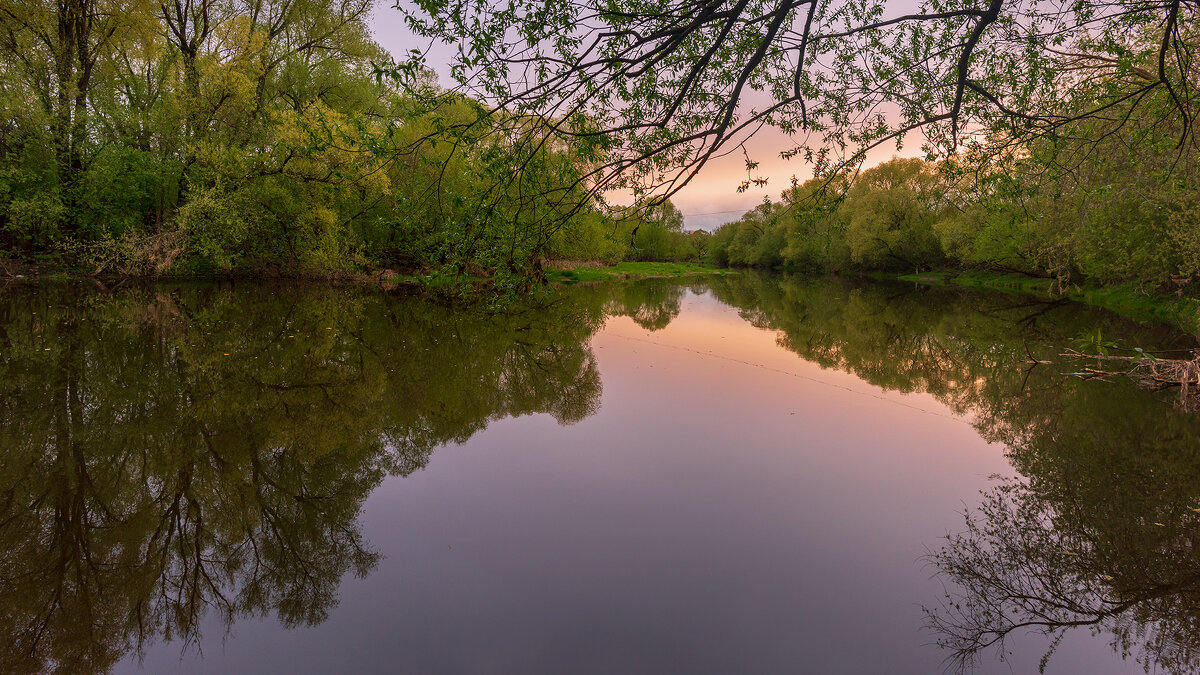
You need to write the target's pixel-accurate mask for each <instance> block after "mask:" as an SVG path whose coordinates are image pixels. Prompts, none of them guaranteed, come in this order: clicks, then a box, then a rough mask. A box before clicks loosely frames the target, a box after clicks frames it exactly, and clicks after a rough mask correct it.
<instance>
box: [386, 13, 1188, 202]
mask: <svg viewBox="0 0 1200 675" xmlns="http://www.w3.org/2000/svg"><path fill="white" fill-rule="evenodd" d="M397 6H398V7H399V8H401V9H402V10H404V11H405V13H406V17H407V20H408V23H409V26H410V27H411V28H412V30H413V31H414V32H415V33H417V34H418V35H420V36H423V37H425V38H428V39H431V40H434V41H444V42H448V43H453V44H460V48H459V51H458V53H457V55H456V57H455V58H454V61H453V63H452V65H451V72H452V74H453V77H454V78H455V80H456V81H457V83H458V85H459V86H460V87H461V88H462V89H463V90H464V91H468V92H470V93H471V94H472V95H473V96H475V97H477V98H479V99H480V100H481V101H485V102H486V103H487V104H489V105H493V106H495V108H496V109H498V110H505V111H509V112H512V113H514V114H516V115H518V116H531V117H537V118H543V119H544V118H551V119H552V120H553V127H554V129H555V131H556V132H557V133H559V134H562V135H563V136H565V137H568V138H573V139H587V140H590V141H593V142H600V143H601V144H602V145H603V146H604V147H605V148H606V149H608V150H609V154H608V155H607V156H606V157H605V158H604V161H602V162H600V163H598V164H597V165H596V166H594V167H592V168H591V170H590V171H589V172H587V173H586V174H585V176H584V178H585V179H586V180H588V181H591V182H590V185H589V187H591V188H592V189H593V190H595V191H603V190H606V189H610V188H617V187H623V188H634V189H635V190H643V191H649V192H652V193H653V192H655V191H658V192H661V193H666V194H670V193H672V192H674V191H676V190H678V189H679V188H681V187H682V186H683V185H684V184H686V182H687V181H688V180H690V179H691V178H692V177H693V176H695V175H696V173H697V172H698V171H700V170H701V169H702V168H703V167H704V166H705V165H706V163H708V162H709V161H710V160H711V159H712V158H714V157H716V156H720V155H723V154H728V153H733V152H738V151H739V150H741V149H744V142H745V139H746V138H747V137H748V136H749V135H751V134H753V133H755V132H756V131H758V130H760V129H762V128H763V127H764V126H767V125H771V126H775V127H778V128H779V129H781V130H782V131H784V132H785V133H787V134H789V135H790V136H792V138H793V139H794V141H795V143H794V145H793V146H792V147H790V148H785V149H784V150H783V154H784V155H785V156H797V155H802V156H803V157H804V158H805V159H806V160H808V161H809V162H811V163H812V164H813V165H814V166H815V169H816V171H817V173H818V174H820V173H836V172H838V171H841V170H843V169H845V168H846V167H853V166H856V165H858V164H859V163H860V162H861V161H862V160H863V158H864V156H865V153H866V152H868V151H869V150H871V149H872V148H875V147H878V146H880V145H883V144H886V143H889V142H895V143H901V142H903V141H904V140H905V135H906V134H907V133H908V132H910V131H914V130H920V131H921V132H923V135H924V138H925V141H926V149H927V150H929V151H930V152H931V153H941V154H948V153H953V152H955V151H958V150H961V149H964V148H966V147H970V146H979V145H982V146H985V147H987V148H989V149H991V150H993V151H997V150H1003V149H1006V148H1009V149H1011V148H1012V147H1014V145H1016V146H1019V145H1020V144H1023V143H1025V142H1028V141H1029V140H1030V139H1035V138H1047V137H1058V136H1063V135H1070V134H1071V133H1072V128H1073V125H1075V124H1076V123H1080V122H1085V121H1093V122H1096V121H1100V122H1104V123H1108V124H1111V125H1116V126H1118V127H1119V126H1121V125H1122V124H1124V122H1126V121H1127V120H1128V119H1129V118H1130V117H1131V116H1132V115H1134V114H1135V112H1138V113H1139V114H1144V115H1146V116H1151V117H1154V118H1155V119H1157V120H1158V121H1159V122H1160V123H1162V124H1166V125H1169V126H1171V127H1172V129H1173V134H1174V138H1175V142H1176V145H1177V146H1179V147H1182V145H1183V144H1184V143H1185V142H1187V141H1188V140H1189V139H1190V138H1191V137H1192V136H1193V134H1192V128H1193V119H1194V116H1195V108H1196V103H1197V98H1196V87H1197V84H1198V83H1197V65H1196V62H1195V60H1194V57H1195V54H1194V52H1195V45H1196V39H1197V24H1196V21H1195V18H1196V17H1195V15H1196V10H1197V5H1196V3H1195V2H1192V1H1190V0H1167V1H1132V2H1131V1H1127V0H1120V1H1114V0H1086V1H1080V2H1072V3H1065V2H1057V1H1054V0H987V1H983V0H926V1H924V2H921V3H920V4H919V5H918V6H917V7H915V8H913V9H911V11H910V9H909V8H908V7H905V6H903V4H901V3H894V2H893V3H880V2H875V1H872V0H836V1H830V0H679V1H677V2H671V3H665V4H664V3H659V2H651V1H647V0H626V1H624V2H613V1H610V0H604V1H601V0H552V1H549V2H547V1H545V0H508V1H506V2H495V1H494V0H464V1H462V2H456V3H449V2H447V1H446V0H415V2H414V4H413V5H412V6H408V5H406V4H405V3H400V4H398V5H397ZM423 60H424V55H423V53H422V52H421V50H417V49H414V50H413V54H412V58H411V59H410V61H409V62H408V63H407V64H406V65H405V67H404V68H405V69H407V70H408V71H409V72H412V71H413V70H414V69H417V68H419V67H420V66H421V65H422V64H423V62H424V61H423ZM402 70H403V69H402ZM1139 111H1140V112H1139ZM747 162H748V166H750V167H751V168H752V167H753V162H752V161H751V160H750V159H748V160H747Z"/></svg>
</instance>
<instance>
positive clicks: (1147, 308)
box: [895, 272, 1200, 334]
mask: <svg viewBox="0 0 1200 675" xmlns="http://www.w3.org/2000/svg"><path fill="white" fill-rule="evenodd" d="M895 278H897V279H900V280H901V281H912V282H916V283H923V284H953V285H955V286H967V287H971V288H989V289H995V290H1001V291H1011V292H1017V293H1029V294H1033V295H1041V296H1050V297H1063V295H1062V294H1060V293H1059V291H1058V289H1057V286H1056V284H1055V282H1054V280H1053V279H1040V278H1034V277H1026V276H1021V275H1019V274H994V273H989V272H960V273H954V272H928V273H925V274H906V275H903V276H900V277H895ZM1065 296H1066V297H1067V298H1070V299H1071V300H1076V301H1078V302H1082V303H1084V304H1088V305H1094V306H1096V307H1103V308H1104V309H1108V310H1111V311H1114V312H1116V313H1118V314H1121V315H1123V316H1127V317H1129V318H1131V319H1135V320H1138V321H1160V322H1163V323H1168V324H1171V325H1173V326H1176V327H1178V328H1181V329H1183V330H1185V331H1188V332H1190V333H1198V334H1200V299H1196V298H1189V297H1182V296H1176V295H1164V294H1161V293H1151V292H1147V291H1145V290H1143V289H1140V288H1139V287H1138V284H1136V283H1134V282H1126V283H1122V284H1116V285H1113V286H1099V287H1080V286H1073V287H1071V288H1070V289H1068V290H1067V293H1066V294H1065Z"/></svg>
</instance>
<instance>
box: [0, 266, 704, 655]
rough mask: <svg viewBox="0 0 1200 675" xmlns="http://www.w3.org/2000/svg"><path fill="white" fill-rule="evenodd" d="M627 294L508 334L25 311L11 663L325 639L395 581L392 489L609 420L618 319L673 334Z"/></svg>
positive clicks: (384, 299)
mask: <svg viewBox="0 0 1200 675" xmlns="http://www.w3.org/2000/svg"><path fill="white" fill-rule="evenodd" d="M622 293H623V294H625V296H627V297H623V298H620V299H617V300H615V301H613V300H610V299H609V298H607V297H606V295H605V293H604V292H601V291H599V290H594V291H591V292H580V293H576V294H574V295H572V296H571V300H570V301H569V302H556V303H549V304H542V305H539V306H530V307H517V308H512V310H511V311H507V312H504V313H502V314H485V313H481V312H475V311H471V310H464V309H462V308H449V307H444V306H441V305H438V304H435V303H430V302H423V301H419V300H415V299H409V298H404V297H388V296H385V295H383V294H380V293H378V292H373V291H361V290H353V289H350V290H347V289H323V290H322V289H316V288H310V289H303V290H295V289H288V288H281V287H249V288H238V289H236V290H235V289H232V288H218V287H212V286H201V287H194V286H193V287H187V286H179V287H157V288H153V289H141V290H133V291H126V292H121V293H115V294H107V293H95V292H85V291H82V290H80V289H77V288H68V287H58V288H52V289H45V288H42V289H34V290H29V291H26V292H10V293H8V294H7V295H6V296H4V297H3V298H0V350H2V352H0V423H2V425H0V430H2V431H0V550H3V551H4V552H5V554H4V556H3V558H0V641H2V643H3V644H2V645H0V650H2V651H0V655H2V658H0V662H3V663H4V664H5V669H6V670H8V671H11V672H33V671H43V670H48V671H59V672H71V673H86V672H103V671H107V670H109V669H110V668H111V667H113V665H114V664H116V663H117V662H118V661H119V660H120V659H122V658H123V657H124V656H125V655H126V654H128V653H129V652H131V651H135V652H140V650H141V649H142V648H143V647H144V646H146V645H148V644H149V643H150V642H153V641H155V640H157V639H160V638H161V639H168V640H178V641H181V642H182V643H183V644H184V645H185V647H186V646H187V645H193V646H195V645H198V643H199V640H200V637H201V636H200V625H201V624H200V620H201V618H202V617H203V616H205V614H206V613H215V614H217V615H219V616H220V617H221V618H222V619H223V620H224V621H225V622H226V624H227V625H228V624H229V623H231V622H232V621H233V620H234V619H236V618H238V617H243V616H263V615H274V616H275V617H277V618H278V620H279V621H280V622H281V623H282V624H283V625H285V626H298V625H311V624H315V623H318V622H321V621H323V620H324V619H325V618H326V617H327V616H328V613H329V611H330V609H331V608H332V607H334V606H335V605H336V603H337V588H338V585H339V582H340V580H341V579H342V577H343V576H344V575H345V574H346V573H348V572H349V573H353V574H356V575H360V576H361V575H365V574H367V573H368V572H370V571H371V570H372V568H373V567H375V565H376V564H377V563H378V561H379V554H378V553H376V552H375V551H373V550H372V548H371V546H370V544H369V543H368V542H366V541H364V539H363V536H362V534H361V532H360V529H359V523H358V516H359V512H360V510H361V507H362V503H363V500H364V499H365V498H366V497H367V495H368V494H369V493H370V492H371V491H372V490H373V489H374V488H375V487H376V486H378V485H379V483H380V482H381V481H382V480H383V479H384V477H386V476H388V475H407V474H408V473H411V472H413V471H415V470H417V469H420V468H422V467H424V466H425V464H426V463H427V462H428V460H429V457H430V454H431V452H432V451H433V449H434V448H436V447H437V446H439V445H442V444H445V443H451V442H462V441H465V440H466V439H468V438H469V437H470V436H471V435H473V434H474V433H476V432H477V431H479V430H481V429H483V428H484V427H486V426H487V424H488V423H489V422H490V421H492V420H496V419H501V418H504V417H509V416H517V415H525V414H530V413H535V412H545V413H549V414H551V415H553V416H554V417H555V418H556V419H557V420H558V421H559V422H560V423H562V424H570V423H573V422H576V421H579V420H581V419H583V418H585V417H587V416H588V415H590V414H592V413H594V412H595V411H596V409H597V407H598V405H599V400H600V377H599V372H598V371H597V369H596V363H595V359H594V357H593V355H592V352H591V350H590V348H589V346H588V338H590V336H591V335H592V334H593V333H594V332H595V330H596V329H597V328H598V327H599V326H600V325H601V323H602V321H603V319H604V312H605V307H606V305H607V306H608V311H610V312H620V311H625V312H626V313H629V314H636V313H641V312H646V311H649V312H650V313H652V314H655V315H660V314H663V312H657V311H655V310H653V309H650V310H648V307H649V305H650V304H653V303H652V302H651V301H648V300H647V298H646V297H644V295H639V294H638V293H636V292H631V291H629V290H628V289H626V290H624V291H622ZM681 293H682V289H679V288H676V289H675V290H674V291H673V292H667V293H665V294H664V293H663V292H662V291H661V289H655V290H654V292H653V294H652V296H653V297H652V300H654V301H662V302H666V303H667V304H671V303H674V305H675V308H676V309H675V311H676V312H677V311H678V298H679V296H680V294H681ZM626 303H628V306H627V305H626ZM666 314H668V315H669V314H670V313H669V312H667V313H666Z"/></svg>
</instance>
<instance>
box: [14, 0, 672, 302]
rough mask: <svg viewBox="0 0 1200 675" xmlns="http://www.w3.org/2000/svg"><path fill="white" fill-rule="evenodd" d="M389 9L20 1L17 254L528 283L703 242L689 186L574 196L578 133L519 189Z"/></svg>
mask: <svg viewBox="0 0 1200 675" xmlns="http://www.w3.org/2000/svg"><path fill="white" fill-rule="evenodd" d="M371 4H372V3H371V2H369V0H285V1H284V2H279V3H262V2H241V1H240V0H193V1H189V2H181V3H175V4H169V3H164V4H162V5H161V6H159V5H156V4H153V3H142V4H135V3H127V2H112V3H107V2H103V1H101V2H96V1H94V0H79V1H78V2H68V3H57V4H55V3H46V2H40V1H33V2H14V1H9V0H5V2H4V3H2V4H0V64H2V65H0V107H2V110H3V111H2V113H0V260H2V261H4V262H5V263H6V267H7V268H8V271H9V272H19V271H21V270H27V269H29V266H30V265H34V266H41V267H42V268H47V269H56V270H63V269H65V270H73V271H77V272H81V273H84V274H92V275H99V274H112V275H139V276H162V275H172V276H210V275H222V274H228V273H233V272H238V273H244V274H268V275H279V274H284V275H287V274H302V275H306V274H315V275H328V274H337V273H346V272H362V271H374V270H381V269H392V270H397V271H401V272H413V273H421V274H429V275H439V274H441V275H460V274H464V273H466V274H475V275H482V276H491V277H493V278H495V279H496V280H497V281H498V282H502V283H509V282H511V283H514V284H518V285H522V284H524V282H525V281H526V280H527V279H528V278H531V277H536V275H537V272H538V270H540V261H541V260H542V259H544V258H556V257H561V258H575V259H596V260H603V261H608V262H615V261H619V260H622V259H626V258H629V259H646V258H652V259H658V258H672V257H691V256H693V255H694V254H693V252H692V251H691V250H690V247H689V243H688V240H687V239H686V237H684V235H683V234H682V232H680V231H679V230H680V227H681V225H682V218H681V216H680V215H679V213H678V211H677V210H676V209H674V208H673V207H671V206H670V204H669V203H667V204H663V205H661V206H658V207H656V208H654V209H650V210H646V209H640V210H638V211H637V212H636V213H634V212H632V211H631V212H629V213H625V211H622V210H619V209H618V210H614V209H607V210H601V209H600V204H599V203H598V202H596V201H595V200H591V199H590V198H588V197H587V196H585V195H582V194H580V195H576V194H573V192H572V191H573V190H574V191H576V192H579V190H578V189H577V186H572V180H573V177H574V174H576V173H578V171H579V170H580V167H583V166H585V165H586V163H587V162H588V161H589V159H588V157H587V156H586V154H585V153H587V152H588V149H587V148H584V147H582V146H581V145H580V144H574V145H572V146H570V147H568V146H567V145H566V144H556V145H548V146H546V147H544V148H542V149H541V150H539V151H536V152H531V153H526V154H525V155H523V156H521V157H520V160H521V162H522V163H523V170H522V171H521V172H520V180H521V181H523V183H522V186H521V187H522V190H524V193H523V194H525V196H522V195H521V194H517V192H516V190H515V189H514V188H513V186H512V185H511V184H509V183H507V182H506V179H508V178H510V177H511V168H512V163H513V162H514V161H515V160H514V157H516V154H515V153H516V152H517V151H518V149H517V148H515V147H511V146H509V145H506V143H505V142H504V139H501V138H498V137H497V136H496V135H495V134H494V133H493V132H494V130H495V129H494V128H493V127H494V126H495V124H494V123H492V122H489V121H488V115H489V111H488V110H486V109H485V108H484V107H483V106H482V105H481V104H480V103H479V102H478V101H476V100H473V99H471V98H469V97H465V96H460V95H454V94H451V93H449V92H445V91H442V90H440V89H438V88H437V87H436V85H435V83H434V78H433V77H432V76H431V75H430V74H429V73H423V76H424V77H423V82H422V83H421V84H419V85H416V86H401V85H400V84H398V83H397V82H396V81H395V79H394V78H390V77H387V76H385V75H384V74H383V73H384V71H385V70H387V69H389V68H390V67H391V65H392V60H391V57H390V56H389V55H388V54H387V53H386V52H385V51H384V50H383V49H382V48H380V47H379V45H378V44H376V43H375V42H374V41H373V40H372V38H371V34H370V27H369V25H368V23H367V20H368V17H369V13H370V10H371ZM528 133H529V135H530V136H531V137H533V136H538V135H539V134H541V135H542V136H543V137H544V136H546V135H548V134H547V132H545V131H542V130H538V129H530V130H529V132H528ZM509 140H511V138H510V139H509ZM543 140H544V138H543ZM594 151H595V150H593V151H592V152H594ZM531 186H532V187H531ZM530 192H535V193H536V194H537V199H536V200H531V199H530V198H529V197H528V196H527V195H528V193H530ZM683 249H689V250H687V251H686V252H683ZM21 263H24V265H22V264H21ZM35 269H36V267H35ZM525 285H527V284H525Z"/></svg>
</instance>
